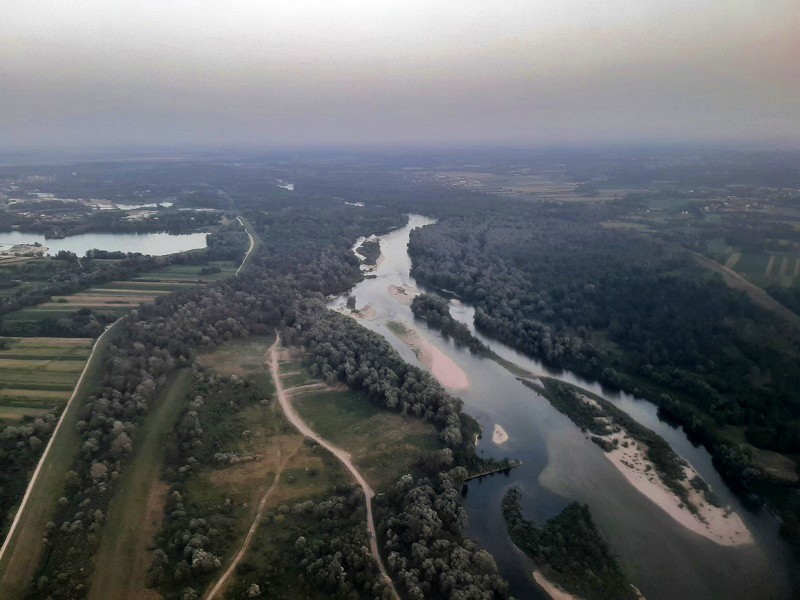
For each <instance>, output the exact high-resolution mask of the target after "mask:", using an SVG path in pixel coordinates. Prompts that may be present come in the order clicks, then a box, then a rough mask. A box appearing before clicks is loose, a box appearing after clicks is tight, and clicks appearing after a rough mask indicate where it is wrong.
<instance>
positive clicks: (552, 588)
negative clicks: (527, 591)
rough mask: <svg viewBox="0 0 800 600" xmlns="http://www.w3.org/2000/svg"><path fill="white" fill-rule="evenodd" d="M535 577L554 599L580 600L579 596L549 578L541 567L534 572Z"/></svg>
mask: <svg viewBox="0 0 800 600" xmlns="http://www.w3.org/2000/svg"><path fill="white" fill-rule="evenodd" d="M533 579H534V580H535V581H536V583H537V584H539V587H540V588H542V589H543V590H544V591H545V593H546V594H547V595H548V596H550V598H551V599H552V600H579V598H578V596H573V595H572V594H570V593H569V592H565V591H564V590H562V589H561V588H560V587H559V586H557V585H556V584H555V583H553V582H552V581H550V580H549V579H547V577H545V576H544V575H543V574H542V572H541V571H540V570H539V569H536V570H535V571H534V572H533Z"/></svg>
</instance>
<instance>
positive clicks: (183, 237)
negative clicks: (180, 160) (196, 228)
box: [0, 231, 206, 257]
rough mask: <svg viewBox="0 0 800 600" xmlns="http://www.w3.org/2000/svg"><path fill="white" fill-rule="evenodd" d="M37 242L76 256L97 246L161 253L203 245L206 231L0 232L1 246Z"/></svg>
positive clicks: (202, 246) (113, 249) (204, 245)
mask: <svg viewBox="0 0 800 600" xmlns="http://www.w3.org/2000/svg"><path fill="white" fill-rule="evenodd" d="M36 242H39V243H40V244H41V245H42V246H45V247H46V248H47V249H48V250H47V254H48V255H51V256H52V255H54V254H56V253H57V252H59V251H60V250H68V251H69V252H74V253H75V254H77V255H78V256H79V257H81V256H83V255H84V254H86V251H87V250H92V249H95V248H96V249H98V250H108V251H109V252H117V251H119V252H141V253H142V254H151V255H154V256H162V255H165V254H174V253H176V252H185V251H187V250H194V249H197V248H205V247H206V234H205V233H186V234H172V233H165V232H159V233H82V234H80V235H73V236H70V237H66V238H62V239H45V237H44V235H42V234H38V233H26V232H22V231H7V232H2V233H0V246H2V247H3V248H8V247H9V246H13V245H16V244H34V243H36Z"/></svg>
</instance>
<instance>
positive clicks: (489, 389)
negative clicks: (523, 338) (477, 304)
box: [334, 215, 789, 600]
mask: <svg viewBox="0 0 800 600" xmlns="http://www.w3.org/2000/svg"><path fill="white" fill-rule="evenodd" d="M428 223H433V220H431V219H428V218H426V217H421V216H419V215H412V216H411V218H410V220H409V224H408V225H407V226H406V227H403V228H401V229H398V230H396V231H394V232H392V233H390V234H387V235H385V236H381V238H380V240H381V251H382V253H383V255H384V256H385V257H386V258H385V260H384V262H383V263H382V264H381V265H380V267H379V268H378V269H377V270H376V271H375V272H374V274H375V276H376V277H375V278H373V279H366V280H364V281H363V282H361V283H359V284H358V285H357V286H356V287H355V288H354V289H353V290H352V292H351V293H352V294H353V295H354V296H355V297H356V305H357V306H364V305H366V304H369V305H371V306H372V307H373V308H374V309H375V310H376V312H377V317H376V318H375V319H374V320H372V321H362V324H363V325H364V326H366V327H368V328H370V329H372V330H373V331H376V332H378V333H381V334H382V335H383V336H384V337H385V338H386V339H387V341H388V342H389V343H390V344H391V345H392V346H393V347H394V348H395V349H396V350H397V351H398V352H399V353H400V354H401V356H402V357H403V358H404V359H405V360H407V361H408V362H410V363H412V364H416V365H418V366H421V365H420V363H419V361H418V360H417V357H416V356H415V355H414V353H413V352H412V351H411V349H410V348H409V347H408V346H406V345H405V344H404V343H403V342H401V341H400V340H399V339H398V338H397V337H396V336H394V335H392V334H391V333H390V332H389V330H388V329H387V328H386V322H387V321H390V320H399V321H405V322H407V323H412V322H414V326H415V328H416V329H417V330H418V331H419V332H420V333H422V334H423V335H425V336H426V337H427V338H428V339H429V340H430V341H431V343H433V344H434V345H435V346H437V347H438V348H439V349H441V350H442V351H444V352H446V353H447V354H448V355H449V356H450V357H451V358H452V359H453V360H454V361H455V362H456V363H457V364H458V366H460V367H461V368H462V369H463V370H464V371H465V372H466V373H467V375H468V376H469V379H470V383H471V385H470V388H469V389H468V390H464V391H454V390H450V391H451V393H452V394H453V395H456V396H458V397H460V398H462V399H463V401H464V407H465V410H466V412H467V413H469V414H470V415H472V416H473V417H475V418H476V419H477V420H478V421H479V422H480V423H481V426H482V427H483V430H484V432H485V433H486V435H484V436H483V437H482V439H481V440H480V441H479V444H478V451H479V452H480V453H481V454H482V455H483V456H489V457H496V458H502V457H504V456H509V457H513V458H519V459H521V460H522V461H524V464H523V465H522V466H521V467H518V468H516V469H513V470H512V471H511V472H510V473H509V474H508V475H499V476H494V477H491V478H485V479H483V480H476V481H473V482H471V483H470V484H469V487H468V493H467V496H466V498H465V507H466V510H467V514H468V516H469V525H468V529H467V533H468V535H470V536H472V537H474V538H476V539H478V540H479V541H480V542H481V544H482V545H483V546H484V547H485V548H486V549H487V550H489V551H490V552H491V553H492V554H493V555H494V557H495V559H496V560H497V563H498V567H499V568H500V571H501V573H502V574H503V576H504V577H506V578H507V579H508V580H509V582H510V584H511V588H512V594H513V595H514V596H515V597H516V598H518V599H520V600H521V599H523V598H539V597H544V595H543V594H541V593H540V592H539V591H538V590H537V588H536V586H535V584H534V583H533V580H532V578H531V577H530V571H531V564H530V561H529V560H528V559H527V558H526V557H524V556H523V555H522V554H521V553H520V552H519V551H518V550H517V549H516V548H515V547H514V545H513V544H512V543H511V541H510V540H509V538H508V536H507V534H506V529H505V523H504V522H503V518H502V514H501V511H500V501H501V499H502V496H503V494H504V493H505V491H506V490H507V489H508V488H509V487H510V486H511V485H518V486H520V487H521V488H522V490H523V492H524V496H523V507H524V510H525V511H526V513H527V515H528V516H529V517H530V518H533V519H535V520H537V521H539V522H541V521H543V520H545V519H547V518H549V517H552V516H553V515H555V514H557V513H558V512H559V511H560V510H561V509H562V508H563V507H564V506H565V505H566V504H567V503H568V502H570V501H573V500H577V501H580V502H585V503H587V504H589V506H590V507H591V509H592V513H593V515H594V517H595V520H596V521H597V524H598V527H599V528H600V530H601V532H602V533H603V535H604V536H605V538H606V539H607V540H608V541H609V543H610V544H611V546H612V548H613V550H614V551H615V552H616V553H617V554H618V555H619V556H620V558H621V560H622V562H623V565H624V566H625V568H626V570H627V572H628V573H629V575H630V577H631V580H632V581H633V583H634V584H636V586H637V587H638V588H639V589H640V590H642V592H643V593H644V595H645V596H646V597H647V598H649V599H650V600H654V599H656V600H657V599H662V598H663V599H673V598H692V599H694V598H698V599H705V598H708V599H711V598H784V597H788V596H789V590H788V586H789V584H788V581H789V565H788V564H787V560H788V559H787V558H786V557H787V556H788V552H787V551H786V550H785V549H784V548H782V545H781V543H780V542H779V541H778V539H777V533H776V532H777V524H776V522H775V520H774V519H773V518H772V517H771V516H769V515H768V514H758V515H755V514H752V513H747V512H746V511H745V509H744V508H743V507H742V505H741V503H740V502H739V501H738V500H737V499H736V497H735V496H733V494H732V493H731V492H730V491H729V490H728V489H727V488H726V486H725V485H724V484H723V482H722V481H721V480H720V478H719V475H718V474H717V472H716V471H715V470H714V468H713V466H712V465H711V460H710V457H709V455H708V453H707V452H706V451H705V450H704V449H702V448H696V447H694V446H693V445H692V444H691V443H690V442H689V441H688V439H687V438H686V436H685V435H684V434H683V432H682V431H680V430H678V429H675V428H673V427H671V426H669V425H668V424H666V423H664V422H662V421H661V420H660V419H659V418H658V416H657V414H656V410H655V407H654V406H653V405H652V404H650V403H648V402H645V401H642V400H636V399H634V398H632V397H631V396H628V395H626V394H609V393H607V392H606V391H605V390H603V389H602V388H601V387H600V386H599V385H598V384H597V383H594V382H589V381H586V380H584V379H582V378H580V377H578V376H576V375H574V374H572V373H569V372H558V373H553V372H551V371H549V370H548V369H547V368H546V367H545V366H544V365H542V364H541V363H539V362H538V361H534V360H532V359H530V358H528V357H525V356H523V355H520V354H519V353H517V352H516V351H514V350H513V349H512V348H509V347H507V346H505V345H504V344H501V343H498V342H496V341H494V340H491V339H487V338H485V337H483V336H481V335H480V334H477V335H478V337H480V338H481V339H483V340H484V341H485V342H486V343H487V344H488V345H489V346H491V348H492V349H493V350H494V351H495V352H497V353H498V354H499V355H501V356H503V357H504V358H507V359H508V360H511V361H513V362H515V363H517V364H519V365H520V366H522V367H524V368H528V369H530V370H532V371H536V372H545V373H550V374H551V375H553V376H555V377H558V378H559V379H562V380H564V381H569V382H570V383H575V384H577V385H580V386H582V387H584V388H586V389H589V390H591V391H592V392H594V393H597V394H599V395H601V396H603V397H605V398H607V399H609V400H611V401H612V402H614V403H615V404H616V405H617V406H619V407H620V408H622V409H623V410H625V411H626V412H627V413H628V414H630V415H631V416H632V417H633V418H635V419H636V420H637V421H639V422H641V423H642V424H644V425H646V426H647V427H649V428H651V429H653V430H654V431H656V432H657V433H659V434H660V435H661V436H663V437H664V438H665V439H666V440H667V441H669V442H670V444H672V446H673V448H674V449H675V450H676V452H678V453H679V454H680V455H681V456H683V457H684V458H686V459H687V460H688V461H689V462H691V463H692V465H694V467H695V468H696V469H697V470H698V471H699V472H700V474H701V475H702V476H703V478H704V479H705V480H706V481H707V482H708V483H709V484H710V485H711V486H712V487H713V488H714V489H715V491H716V492H717V494H718V496H720V497H721V499H722V500H723V502H725V503H728V504H730V505H731V507H732V508H733V509H734V510H736V511H737V512H739V514H741V515H742V517H743V518H744V519H745V521H746V523H747V525H748V526H749V527H750V529H751V530H752V531H753V533H754V535H755V537H756V539H757V544H755V545H752V546H749V547H744V548H731V547H723V546H719V545H717V544H715V543H714V542H711V541H709V540H707V539H705V538H703V537H701V536H698V535H696V534H694V533H692V532H690V531H688V530H686V529H684V528H683V527H681V526H680V525H678V524H677V523H676V522H675V521H673V520H672V519H671V518H670V517H669V516H668V515H666V513H664V512H663V511H662V510H661V509H660V508H659V507H657V506H656V505H655V504H653V503H652V502H650V500H648V499H647V498H645V497H644V496H643V495H642V494H641V493H639V492H638V491H637V490H635V489H634V488H633V487H632V486H631V485H630V484H628V482H627V481H626V480H625V478H624V477H623V476H622V475H621V474H620V473H619V471H617V470H616V469H615V468H614V467H613V466H612V465H611V463H610V462H609V461H608V460H607V459H606V458H605V457H604V456H603V454H602V451H601V450H600V449H599V448H598V447H597V446H596V445H595V444H593V443H592V442H590V441H589V440H587V439H586V438H585V437H584V435H583V434H582V433H581V432H580V431H579V430H578V428H577V427H575V426H574V425H573V423H572V422H571V421H569V419H567V418H566V417H565V416H564V415H562V414H561V413H559V412H558V411H556V410H555V409H554V408H552V406H551V405H550V403H549V402H547V401H546V400H545V399H543V398H541V397H540V396H538V395H537V394H535V393H534V392H533V391H532V390H530V389H528V388H526V387H525V386H523V385H522V384H520V383H519V382H518V381H517V380H516V378H515V377H514V376H513V375H512V374H511V373H509V372H508V371H507V370H505V369H504V368H503V367H501V366H500V365H498V364H497V363H496V362H494V361H492V360H489V359H485V358H480V357H476V356H474V355H472V354H470V353H469V351H467V350H464V349H461V348H458V347H456V346H455V345H454V344H453V343H452V341H450V340H447V339H444V338H443V337H442V336H441V335H440V334H439V333H438V332H436V331H434V330H431V329H428V328H427V326H426V325H425V323H424V322H423V321H415V320H414V316H413V314H412V313H411V309H410V308H409V307H408V306H405V305H403V304H401V303H400V302H398V301H397V300H395V299H394V298H392V297H391V296H390V295H389V293H388V286H389V285H391V284H403V283H405V284H409V285H416V286H418V287H420V286H419V284H418V283H417V282H415V281H414V280H413V278H412V277H411V276H410V274H409V271H410V266H411V262H410V258H409V256H408V252H407V244H408V236H409V232H410V230H411V229H413V228H414V227H420V226H422V225H426V224H428ZM360 243H361V240H359V242H358V243H357V244H356V246H358V245H359V244H360ZM341 303H342V299H339V300H337V301H335V302H334V304H336V305H339V304H341ZM451 312H452V314H453V316H454V317H456V318H457V319H459V320H461V321H462V322H464V323H466V324H467V325H468V326H469V327H470V328H471V329H472V331H473V333H476V332H475V331H474V327H473V323H472V316H473V314H474V309H473V308H472V307H470V306H468V305H466V304H458V305H456V304H454V305H452V306H451ZM495 423H497V424H499V425H501V426H502V427H503V428H504V429H505V430H506V431H507V433H508V435H509V440H508V441H507V442H506V443H504V444H503V445H502V446H501V447H498V446H495V445H494V444H493V443H492V441H491V431H492V429H493V428H494V425H495ZM543 473H545V476H544V477H542V474H543Z"/></svg>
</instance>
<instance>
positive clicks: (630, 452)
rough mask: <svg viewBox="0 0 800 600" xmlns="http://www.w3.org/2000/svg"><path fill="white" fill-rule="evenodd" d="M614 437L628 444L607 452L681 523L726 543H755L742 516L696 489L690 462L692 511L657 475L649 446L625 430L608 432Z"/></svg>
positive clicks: (627, 476)
mask: <svg viewBox="0 0 800 600" xmlns="http://www.w3.org/2000/svg"><path fill="white" fill-rule="evenodd" d="M614 437H618V438H619V439H620V440H623V439H625V441H627V442H628V443H629V445H628V447H627V448H624V447H623V446H622V444H620V445H619V446H617V447H616V448H614V449H613V450H611V451H610V452H605V455H606V458H608V459H609V460H610V461H611V464H613V465H614V466H615V467H616V468H617V469H618V470H619V471H620V473H622V475H624V476H625V479H627V480H628V481H629V482H630V484H631V485H633V486H634V487H635V488H636V489H637V490H639V492H641V493H642V494H644V495H645V496H647V497H648V498H649V499H650V500H652V501H653V502H654V503H655V504H657V505H658V506H659V508H661V509H662V510H663V511H664V512H666V513H667V514H668V515H669V516H670V517H672V518H673V519H675V521H677V522H678V523H680V524H681V525H683V526H684V527H686V528H687V529H690V530H692V531H694V532H695V533H698V534H700V535H702V536H703V537H706V538H708V539H710V540H712V541H714V542H716V543H718V544H720V545H723V546H742V545H746V544H752V543H753V536H752V534H751V533H750V530H749V529H747V526H746V525H745V524H744V522H743V521H742V519H741V517H740V516H739V515H738V514H736V513H735V512H733V511H731V510H730V509H729V508H726V507H718V506H713V505H712V504H709V503H708V501H707V500H706V498H705V497H704V495H703V494H702V493H701V492H699V491H697V490H695V489H694V488H693V487H692V486H691V484H690V483H689V482H690V481H691V480H692V479H693V478H695V477H697V472H696V471H695V470H694V469H693V468H692V467H691V466H689V465H687V466H685V467H684V473H686V479H685V480H684V481H683V482H682V484H683V486H684V487H685V488H686V490H687V492H688V495H689V501H690V502H691V503H692V504H693V505H694V506H695V507H696V508H697V513H694V512H692V511H690V510H689V509H688V508H687V507H686V506H685V505H684V504H683V501H682V500H681V499H680V498H679V497H678V496H677V495H676V494H675V493H674V492H673V491H672V490H670V489H669V488H668V487H667V486H666V485H664V483H663V482H662V481H661V478H660V477H659V476H658V475H657V473H656V470H655V467H654V466H653V463H652V462H650V461H649V460H648V459H647V455H646V448H645V447H644V446H643V445H642V444H640V443H639V442H636V441H635V440H633V439H632V438H627V439H626V438H625V437H624V436H623V435H621V434H614V435H608V436H605V439H608V440H609V441H610V440H612V439H613V438H614Z"/></svg>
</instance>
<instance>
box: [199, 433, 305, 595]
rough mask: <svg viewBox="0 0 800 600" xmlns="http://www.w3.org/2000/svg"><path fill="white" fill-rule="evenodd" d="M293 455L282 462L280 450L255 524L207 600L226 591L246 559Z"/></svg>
mask: <svg viewBox="0 0 800 600" xmlns="http://www.w3.org/2000/svg"><path fill="white" fill-rule="evenodd" d="M295 451H296V450H295ZM293 455H294V452H292V453H291V454H290V455H289V456H287V457H286V460H284V461H281V449H280V448H278V456H277V458H276V460H275V479H273V480H272V485H271V486H269V489H268V490H267V491H266V492H264V495H263V496H261V502H259V503H258V510H257V511H256V515H255V517H254V518H253V523H252V524H251V525H250V529H249V530H248V532H247V536H245V538H244V542H242V547H241V548H239V552H237V553H236V556H234V557H233V560H232V561H231V564H230V565H228V568H227V569H225V572H224V573H223V574H222V576H221V577H220V578H219V579H218V580H217V583H216V584H215V585H214V587H213V588H211V591H210V592H208V594H207V595H206V597H205V598H206V600H211V599H212V598H215V597H216V596H217V594H219V593H220V592H222V591H224V590H225V588H226V587H227V586H228V581H229V580H230V577H231V575H233V572H234V570H235V569H236V567H238V566H239V563H240V562H241V561H242V558H244V555H245V554H246V553H247V551H248V550H249V549H250V543H251V542H252V541H253V536H254V535H255V533H256V530H257V529H258V526H259V524H260V523H261V515H262V514H263V513H264V507H265V506H266V504H267V499H268V498H269V497H270V495H272V492H273V491H274V490H275V488H276V487H278V483H280V480H281V473H283V469H284V467H285V466H286V463H288V462H289V459H291V458H292V456H293Z"/></svg>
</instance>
